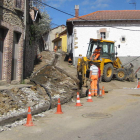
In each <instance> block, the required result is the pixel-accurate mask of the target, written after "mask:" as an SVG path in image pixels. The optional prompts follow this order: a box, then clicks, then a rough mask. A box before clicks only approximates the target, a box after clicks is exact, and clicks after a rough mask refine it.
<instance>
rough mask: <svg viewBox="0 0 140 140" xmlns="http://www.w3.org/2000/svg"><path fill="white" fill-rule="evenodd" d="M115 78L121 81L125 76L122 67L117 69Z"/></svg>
mask: <svg viewBox="0 0 140 140" xmlns="http://www.w3.org/2000/svg"><path fill="white" fill-rule="evenodd" d="M116 78H117V79H118V80H119V81H123V80H124V79H125V78H126V71H125V69H123V68H120V69H117V73H116Z"/></svg>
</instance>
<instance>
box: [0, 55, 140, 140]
mask: <svg viewBox="0 0 140 140" xmlns="http://www.w3.org/2000/svg"><path fill="white" fill-rule="evenodd" d="M40 65H41V64H40ZM56 66H57V67H60V68H61V69H63V70H65V71H66V72H67V73H68V74H69V75H72V76H73V78H76V68H75V67H73V66H71V65H68V62H67V61H64V57H63V56H61V57H60V58H59V59H58V62H57V63H56ZM38 67H39V68H38V69H40V66H38ZM41 67H42V66H41ZM100 86H101V87H102V86H105V91H108V92H107V93H105V95H104V96H103V98H97V97H92V99H93V102H91V103H89V102H86V101H87V97H85V98H81V99H80V100H81V104H82V105H83V106H81V107H77V106H75V105H76V98H74V99H73V100H71V101H70V102H68V103H65V104H63V105H61V108H62V112H63V114H55V112H56V109H57V108H56V107H55V108H53V109H51V110H49V111H46V112H44V113H42V114H41V115H38V116H32V117H33V124H34V126H31V127H26V126H24V125H18V126H16V127H13V128H10V127H11V126H10V125H9V129H10V130H7V131H3V132H1V133H0V138H1V139H3V140H23V139H30V140H38V139H42V140H46V139H50V140H56V139H57V140H66V139H67V140H78V139H81V140H93V139H94V140H99V139H100V140H112V139H113V140H125V139H128V140H132V139H135V140H138V139H139V137H140V136H139V130H140V128H139V124H138V122H139V121H140V120H139V115H138V114H139V113H140V109H139V106H140V102H139V100H140V92H139V89H135V87H136V86H137V81H135V82H128V81H125V82H120V81H116V80H112V81H111V82H106V83H105V82H102V83H101V84H100ZM75 95H76V91H75ZM25 123H26V121H25Z"/></svg>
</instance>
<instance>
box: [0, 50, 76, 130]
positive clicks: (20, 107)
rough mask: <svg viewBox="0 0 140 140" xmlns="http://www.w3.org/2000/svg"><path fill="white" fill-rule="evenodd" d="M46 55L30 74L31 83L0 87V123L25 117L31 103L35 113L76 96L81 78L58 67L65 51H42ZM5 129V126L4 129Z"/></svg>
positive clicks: (11, 121) (3, 123)
mask: <svg viewBox="0 0 140 140" xmlns="http://www.w3.org/2000/svg"><path fill="white" fill-rule="evenodd" d="M42 56H43V59H42V61H41V62H39V63H38V64H37V65H36V66H35V68H34V71H33V74H32V75H31V77H30V80H31V81H30V82H28V83H29V84H32V85H33V86H31V87H24V86H23V87H22V88H17V87H16V86H15V88H12V89H10V90H8V89H6V90H1V91H0V124H1V126H3V125H5V124H8V123H13V122H15V121H16V120H20V119H21V118H25V117H26V115H27V107H28V106H30V107H31V110H32V114H37V113H41V112H42V111H45V110H48V109H50V108H53V107H56V106H57V101H58V98H60V100H61V104H63V103H66V102H68V101H70V100H71V98H73V97H76V93H77V92H76V90H77V89H78V85H77V81H75V80H74V79H73V77H71V76H69V74H68V73H67V72H66V71H64V70H63V69H61V68H59V67H55V64H57V61H58V59H59V58H61V57H62V54H60V53H59V54H55V53H54V52H49V51H44V52H42ZM1 130H3V129H1Z"/></svg>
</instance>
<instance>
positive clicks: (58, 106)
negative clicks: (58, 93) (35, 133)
mask: <svg viewBox="0 0 140 140" xmlns="http://www.w3.org/2000/svg"><path fill="white" fill-rule="evenodd" d="M55 114H63V112H62V110H61V103H60V98H58V105H57V112H56V113H55Z"/></svg>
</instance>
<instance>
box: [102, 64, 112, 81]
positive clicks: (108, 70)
mask: <svg viewBox="0 0 140 140" xmlns="http://www.w3.org/2000/svg"><path fill="white" fill-rule="evenodd" d="M113 74H114V68H113V66H112V64H111V63H108V64H106V65H105V66H104V71H103V77H102V78H103V81H105V82H109V81H111V79H112V77H113Z"/></svg>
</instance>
